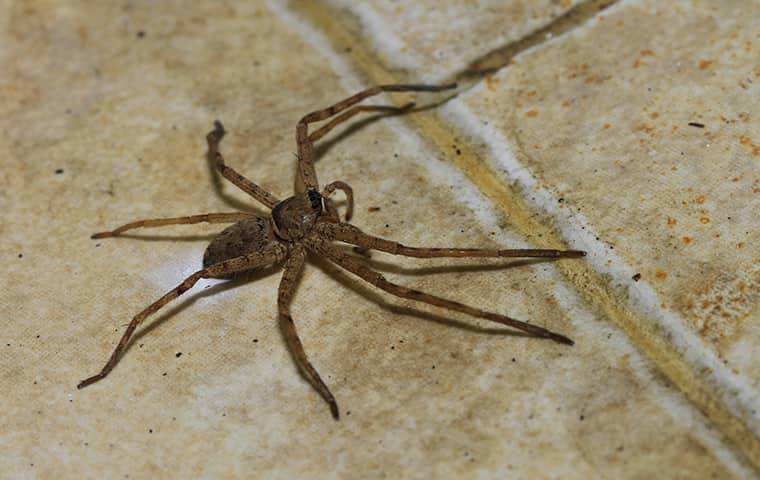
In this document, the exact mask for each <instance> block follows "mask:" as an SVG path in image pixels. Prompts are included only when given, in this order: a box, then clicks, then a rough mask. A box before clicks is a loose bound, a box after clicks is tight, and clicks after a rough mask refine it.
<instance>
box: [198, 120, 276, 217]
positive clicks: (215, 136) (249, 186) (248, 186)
mask: <svg viewBox="0 0 760 480" xmlns="http://www.w3.org/2000/svg"><path fill="white" fill-rule="evenodd" d="M225 133H227V132H225V130H224V125H222V122H220V121H219V120H216V121H214V129H213V130H212V131H210V132H209V133H208V135H206V141H207V142H208V150H209V154H210V155H211V156H212V157H213V159H214V164H215V165H216V168H217V170H219V173H221V174H222V176H223V177H224V178H226V179H227V180H229V181H230V182H232V183H233V184H235V185H236V186H237V187H238V188H239V189H241V190H242V191H244V192H245V193H247V194H248V195H250V196H252V197H253V198H255V199H256V200H258V201H259V202H261V203H263V204H264V205H266V206H267V207H269V208H274V206H275V205H277V204H278V203H280V200H279V199H278V198H277V197H275V196H274V195H272V194H271V193H269V192H267V191H266V190H264V189H263V188H261V187H259V186H258V185H256V184H255V183H253V182H252V181H250V180H248V179H247V178H245V177H244V176H242V175H241V174H239V173H238V172H237V171H236V170H235V169H233V168H232V167H228V166H227V165H226V164H225V163H224V157H222V154H221V153H220V152H219V142H221V141H222V138H223V137H224V134H225Z"/></svg>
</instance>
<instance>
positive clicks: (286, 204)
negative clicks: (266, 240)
mask: <svg viewBox="0 0 760 480" xmlns="http://www.w3.org/2000/svg"><path fill="white" fill-rule="evenodd" d="M320 213H322V196H321V195H320V194H319V192H317V191H316V190H308V191H307V192H306V193H302V194H300V195H293V196H292V197H290V198H288V199H285V200H283V201H282V202H280V203H278V204H277V205H275V206H274V208H273V209H272V224H273V225H274V231H275V233H276V234H277V236H278V237H280V238H281V239H283V240H287V241H293V240H299V239H301V238H303V237H305V236H306V235H308V234H309V233H311V231H312V230H313V229H314V224H316V223H317V218H319V214H320Z"/></svg>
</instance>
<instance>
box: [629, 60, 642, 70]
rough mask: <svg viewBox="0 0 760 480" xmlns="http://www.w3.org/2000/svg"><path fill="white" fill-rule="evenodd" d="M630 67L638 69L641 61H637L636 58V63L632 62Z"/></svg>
mask: <svg viewBox="0 0 760 480" xmlns="http://www.w3.org/2000/svg"><path fill="white" fill-rule="evenodd" d="M631 66H632V67H633V68H639V67H640V66H641V60H639V59H638V58H637V59H636V61H635V62H633V65H631Z"/></svg>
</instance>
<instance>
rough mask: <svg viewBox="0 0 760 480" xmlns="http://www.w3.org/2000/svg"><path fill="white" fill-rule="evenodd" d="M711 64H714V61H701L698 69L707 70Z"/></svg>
mask: <svg viewBox="0 0 760 480" xmlns="http://www.w3.org/2000/svg"><path fill="white" fill-rule="evenodd" d="M713 63H715V60H702V61H700V62H699V69H700V70H707V69H708V68H710V65H712V64H713Z"/></svg>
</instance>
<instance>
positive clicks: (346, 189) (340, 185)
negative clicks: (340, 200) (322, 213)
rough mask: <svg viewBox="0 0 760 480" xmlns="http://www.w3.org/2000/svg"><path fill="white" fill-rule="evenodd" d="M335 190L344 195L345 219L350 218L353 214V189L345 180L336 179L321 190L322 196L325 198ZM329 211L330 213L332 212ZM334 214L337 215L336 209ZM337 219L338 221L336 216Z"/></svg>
mask: <svg viewBox="0 0 760 480" xmlns="http://www.w3.org/2000/svg"><path fill="white" fill-rule="evenodd" d="M335 190H340V191H342V192H343V194H344V195H345V196H346V221H348V220H351V217H352V216H353V215H354V189H353V188H351V186H350V185H349V184H347V183H346V182H341V181H340V180H338V181H335V182H332V183H330V184H329V185H327V186H326V187H325V189H324V190H322V198H324V199H325V200H327V199H329V197H330V195H332V193H333V192H334V191H335ZM325 203H327V202H325ZM331 206H332V205H331ZM329 213H331V214H332V213H333V212H329ZM335 215H336V217H337V211H336V212H335ZM338 221H340V217H338Z"/></svg>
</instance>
